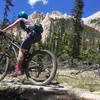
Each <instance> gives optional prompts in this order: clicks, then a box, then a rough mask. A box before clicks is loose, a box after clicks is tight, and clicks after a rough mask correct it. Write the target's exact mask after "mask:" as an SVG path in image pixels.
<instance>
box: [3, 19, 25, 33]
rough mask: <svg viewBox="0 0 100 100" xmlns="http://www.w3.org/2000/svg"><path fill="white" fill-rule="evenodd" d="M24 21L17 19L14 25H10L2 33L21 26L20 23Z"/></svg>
mask: <svg viewBox="0 0 100 100" xmlns="http://www.w3.org/2000/svg"><path fill="white" fill-rule="evenodd" d="M21 20H23V19H22V18H19V19H17V20H16V21H15V22H14V23H12V24H11V25H9V26H8V27H6V28H4V29H3V30H2V31H3V32H5V31H7V30H9V29H12V28H14V27H15V26H16V25H17V24H19V22H20V21H21Z"/></svg>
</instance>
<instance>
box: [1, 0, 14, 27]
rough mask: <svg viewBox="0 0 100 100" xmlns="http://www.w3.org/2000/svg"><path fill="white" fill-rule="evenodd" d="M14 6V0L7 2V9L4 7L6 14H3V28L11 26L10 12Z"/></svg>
mask: <svg viewBox="0 0 100 100" xmlns="http://www.w3.org/2000/svg"><path fill="white" fill-rule="evenodd" d="M12 6H13V4H12V0H5V7H4V13H3V27H5V26H7V25H8V24H9V20H8V12H9V11H10V7H12Z"/></svg>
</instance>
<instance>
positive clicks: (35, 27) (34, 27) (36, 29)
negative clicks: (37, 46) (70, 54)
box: [33, 24, 43, 33]
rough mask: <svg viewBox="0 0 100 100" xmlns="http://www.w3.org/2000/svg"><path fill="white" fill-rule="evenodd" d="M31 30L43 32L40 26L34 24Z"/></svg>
mask: <svg viewBox="0 0 100 100" xmlns="http://www.w3.org/2000/svg"><path fill="white" fill-rule="evenodd" d="M33 30H35V31H36V32H38V33H42V32H43V27H42V24H34V25H33Z"/></svg>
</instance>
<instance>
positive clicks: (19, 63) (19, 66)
mask: <svg viewBox="0 0 100 100" xmlns="http://www.w3.org/2000/svg"><path fill="white" fill-rule="evenodd" d="M26 51H27V50H26V49H24V48H19V53H18V57H17V63H16V71H20V70H21V69H22V62H23V60H24V54H25V52H26Z"/></svg>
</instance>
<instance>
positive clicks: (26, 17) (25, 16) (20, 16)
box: [18, 11, 28, 19]
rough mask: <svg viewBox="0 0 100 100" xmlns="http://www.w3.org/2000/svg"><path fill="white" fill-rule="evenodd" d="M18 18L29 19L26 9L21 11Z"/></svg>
mask: <svg viewBox="0 0 100 100" xmlns="http://www.w3.org/2000/svg"><path fill="white" fill-rule="evenodd" d="M18 18H25V19H28V14H27V13H26V12H25V11H21V12H20V13H19V14H18Z"/></svg>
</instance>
